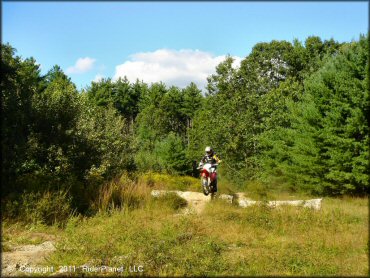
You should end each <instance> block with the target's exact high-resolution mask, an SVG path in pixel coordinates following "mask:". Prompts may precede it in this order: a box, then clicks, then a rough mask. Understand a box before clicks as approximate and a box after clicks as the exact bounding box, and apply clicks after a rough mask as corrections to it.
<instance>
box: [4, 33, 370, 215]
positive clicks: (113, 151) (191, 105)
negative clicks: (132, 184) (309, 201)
mask: <svg viewBox="0 0 370 278" xmlns="http://www.w3.org/2000/svg"><path fill="white" fill-rule="evenodd" d="M368 45H369V44H368V36H360V38H359V39H358V40H357V41H352V42H348V43H338V42H336V41H334V40H333V39H331V40H324V41H322V40H321V39H320V38H319V37H316V36H312V37H308V38H307V39H306V40H305V42H304V43H302V42H300V41H298V40H294V41H293V42H292V43H291V42H287V41H275V40H274V41H271V42H268V43H258V44H256V45H255V46H254V47H253V49H252V51H251V53H250V54H249V55H248V56H246V57H245V58H244V59H243V60H242V62H241V64H240V66H239V67H235V66H233V59H232V58H231V57H227V58H226V59H225V60H224V61H223V62H221V63H220V64H219V65H218V66H217V68H216V72H215V74H213V75H211V76H209V78H208V85H207V88H206V91H205V92H202V91H201V90H200V89H199V88H198V87H197V86H196V85H195V84H194V83H190V84H189V85H188V86H187V87H186V88H179V87H176V86H171V87H168V86H166V84H164V83H162V82H159V83H153V84H146V83H144V82H141V81H139V80H137V81H136V82H134V83H132V82H129V81H128V80H127V79H126V78H120V79H118V80H116V81H113V80H112V79H109V78H108V79H102V80H100V81H99V82H92V83H91V84H90V85H89V86H88V87H86V88H85V89H82V90H81V91H78V90H77V89H76V86H75V85H74V84H73V82H72V81H71V79H70V78H69V77H68V76H67V75H66V74H64V72H63V71H62V69H61V68H60V67H59V66H54V67H53V68H52V69H51V70H50V71H49V72H48V73H47V74H46V75H42V74H41V72H40V68H39V65H38V64H37V62H36V61H35V60H34V59H33V58H26V59H23V58H22V57H20V56H17V55H16V50H15V49H14V48H12V46H10V45H9V44H2V45H1V72H2V78H1V95H2V136H1V138H2V139H1V140H2V142H1V143H2V192H3V196H4V198H2V199H12V200H16V199H17V198H18V197H19V196H20V195H21V194H23V193H24V192H41V191H45V190H51V191H57V190H60V189H67V190H68V192H69V194H70V195H71V196H72V202H73V206H74V207H76V208H77V209H78V210H80V211H85V210H88V208H89V203H90V202H91V198H92V197H91V196H94V194H96V192H97V189H98V188H99V187H100V186H101V185H102V184H103V183H104V182H106V181H107V180H109V179H112V178H114V177H116V176H117V175H119V174H120V173H122V172H123V171H127V172H146V171H157V172H165V173H169V174H179V175H194V168H193V163H194V160H198V161H199V159H200V157H201V155H202V154H203V149H204V147H205V146H206V145H211V146H213V147H214V149H215V150H216V151H217V152H218V153H219V154H221V156H222V158H223V160H224V161H225V162H227V165H229V166H231V168H232V169H227V170H226V169H224V170H223V173H224V175H225V176H227V177H228V178H229V179H231V180H235V181H236V182H237V183H239V184H241V183H243V182H246V181H259V182H261V183H263V184H265V185H266V186H268V187H270V188H274V187H282V188H285V189H289V190H293V191H300V190H303V191H307V192H309V193H311V194H327V195H342V194H366V193H367V192H368V188H369V162H368V161H369V125H368V124H369V123H368V117H367V115H369V83H368V82H369V77H368V72H369V56H368Z"/></svg>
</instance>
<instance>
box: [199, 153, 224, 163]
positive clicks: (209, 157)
mask: <svg viewBox="0 0 370 278" xmlns="http://www.w3.org/2000/svg"><path fill="white" fill-rule="evenodd" d="M220 161H221V159H220V158H219V157H218V156H217V155H216V153H215V152H214V153H213V154H212V155H205V156H203V158H202V160H201V161H200V162H201V163H211V164H215V163H219V162H220Z"/></svg>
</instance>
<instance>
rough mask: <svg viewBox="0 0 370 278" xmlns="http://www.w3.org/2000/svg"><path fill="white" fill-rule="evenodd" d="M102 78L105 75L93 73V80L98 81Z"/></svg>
mask: <svg viewBox="0 0 370 278" xmlns="http://www.w3.org/2000/svg"><path fill="white" fill-rule="evenodd" d="M103 78H105V76H104V75H102V74H97V75H95V77H94V80H93V81H94V82H99V81H101V80H102V79H103Z"/></svg>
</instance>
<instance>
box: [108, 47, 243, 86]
mask: <svg viewBox="0 0 370 278" xmlns="http://www.w3.org/2000/svg"><path fill="white" fill-rule="evenodd" d="M225 57H226V56H225V55H222V56H213V55H212V54H211V53H209V52H204V51H200V50H192V49H182V50H172V49H158V50H156V51H153V52H141V53H135V54H133V55H131V56H130V60H129V61H126V62H124V63H123V64H120V65H118V66H116V72H115V75H114V77H113V80H117V79H118V78H119V77H122V78H123V77H124V76H126V77H127V78H128V80H130V81H131V82H135V81H136V79H139V80H143V81H144V82H146V83H152V82H159V81H163V82H164V83H165V84H167V85H175V86H179V87H181V88H183V87H185V86H187V85H189V84H190V82H194V83H195V84H197V85H198V87H199V88H200V89H203V88H204V86H205V85H206V84H207V77H208V76H209V75H211V74H213V73H214V72H215V69H216V66H217V65H218V64H219V63H220V62H222V61H223V60H224V59H225ZM233 58H234V59H235V61H234V65H236V66H237V65H239V64H240V61H241V58H240V57H237V56H236V57H233Z"/></svg>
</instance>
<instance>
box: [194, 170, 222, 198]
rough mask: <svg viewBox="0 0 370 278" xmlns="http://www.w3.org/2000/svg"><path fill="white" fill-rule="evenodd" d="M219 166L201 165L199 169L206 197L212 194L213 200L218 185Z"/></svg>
mask: <svg viewBox="0 0 370 278" xmlns="http://www.w3.org/2000/svg"><path fill="white" fill-rule="evenodd" d="M217 165H218V164H217V163H216V164H211V163H204V164H200V165H199V167H198V169H199V170H200V176H201V183H202V188H203V193H204V195H206V196H208V194H210V193H211V197H212V198H213V197H214V195H215V193H216V192H215V190H216V183H217V172H216V166H217Z"/></svg>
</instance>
